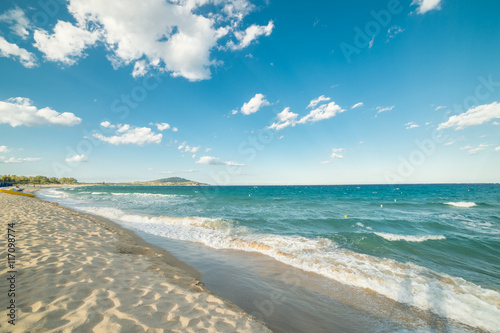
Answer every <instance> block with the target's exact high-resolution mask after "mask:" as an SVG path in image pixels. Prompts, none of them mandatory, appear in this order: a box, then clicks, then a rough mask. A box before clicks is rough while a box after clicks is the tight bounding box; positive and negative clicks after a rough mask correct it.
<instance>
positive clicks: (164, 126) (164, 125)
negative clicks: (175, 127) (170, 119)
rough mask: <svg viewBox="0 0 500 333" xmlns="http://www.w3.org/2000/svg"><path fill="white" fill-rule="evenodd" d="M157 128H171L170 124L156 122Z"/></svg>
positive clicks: (162, 129) (161, 129)
mask: <svg viewBox="0 0 500 333" xmlns="http://www.w3.org/2000/svg"><path fill="white" fill-rule="evenodd" d="M155 125H156V128H158V131H164V130H168V129H169V128H170V125H169V124H167V123H156V124H155Z"/></svg>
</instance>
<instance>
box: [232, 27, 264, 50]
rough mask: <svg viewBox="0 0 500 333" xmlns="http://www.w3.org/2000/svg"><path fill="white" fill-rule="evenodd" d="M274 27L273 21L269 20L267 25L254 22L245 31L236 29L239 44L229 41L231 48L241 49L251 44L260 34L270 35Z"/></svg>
mask: <svg viewBox="0 0 500 333" xmlns="http://www.w3.org/2000/svg"><path fill="white" fill-rule="evenodd" d="M273 29H274V23H273V21H269V23H268V24H267V25H256V24H252V25H251V26H249V27H248V28H246V30H245V31H236V32H235V33H234V35H235V37H236V39H237V40H238V44H235V43H234V42H233V41H229V42H228V46H229V48H231V49H233V50H241V49H244V48H245V47H247V46H249V45H250V44H251V43H252V42H253V41H254V40H256V39H257V38H259V37H260V36H270V35H271V33H272V32H273Z"/></svg>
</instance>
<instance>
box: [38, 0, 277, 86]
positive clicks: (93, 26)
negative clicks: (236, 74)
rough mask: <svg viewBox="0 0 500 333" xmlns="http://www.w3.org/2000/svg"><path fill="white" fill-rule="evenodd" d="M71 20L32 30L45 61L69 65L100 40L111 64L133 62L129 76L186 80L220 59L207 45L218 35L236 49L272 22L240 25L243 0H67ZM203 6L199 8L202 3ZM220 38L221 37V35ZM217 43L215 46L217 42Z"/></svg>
mask: <svg viewBox="0 0 500 333" xmlns="http://www.w3.org/2000/svg"><path fill="white" fill-rule="evenodd" d="M67 3H68V5H67V7H68V12H69V13H70V14H71V15H72V16H73V18H74V19H75V20H76V23H75V24H71V23H69V22H63V21H59V22H58V23H57V24H56V26H55V28H54V31H53V33H49V32H46V31H44V30H37V31H35V40H36V44H35V46H36V47H37V48H38V49H40V51H42V52H43V53H45V56H46V58H47V59H48V60H51V61H60V62H63V63H65V64H68V65H71V64H73V63H75V62H76V61H77V60H78V59H79V58H81V57H84V56H85V54H84V51H85V49H87V48H88V47H91V46H94V45H98V44H99V45H103V46H104V47H105V49H106V50H107V51H108V56H107V58H108V59H109V60H110V61H111V62H112V64H113V66H114V67H115V68H117V67H120V66H126V65H129V64H134V67H133V71H132V76H133V77H140V76H144V75H146V74H147V73H148V72H150V71H159V72H168V73H170V74H171V75H172V76H174V77H179V76H180V77H184V78H186V79H188V80H190V81H199V80H205V79H209V78H210V76H211V72H210V67H212V66H216V65H218V64H220V61H217V59H213V56H212V54H211V53H212V51H213V50H224V49H226V50H227V48H225V47H223V46H221V45H218V44H219V41H220V39H221V38H222V37H224V36H228V37H229V39H230V38H233V39H234V38H236V40H237V43H236V44H235V43H233V42H230V43H227V44H226V45H228V46H230V47H229V48H230V49H233V50H237V49H242V48H245V47H247V46H248V45H250V44H251V43H252V42H253V41H255V40H256V39H257V38H259V37H260V36H263V35H265V36H269V35H270V34H271V33H272V30H273V28H274V24H273V22H272V21H270V22H269V23H268V25H267V26H258V25H255V24H253V25H251V26H249V27H248V28H246V29H243V27H241V25H242V22H243V18H244V17H245V16H246V15H247V14H248V13H250V11H252V10H253V9H254V8H255V6H253V5H252V4H250V3H249V2H248V0H224V1H221V0H172V1H165V0H148V1H136V0H108V1H100V0H68V1H67ZM202 7H203V8H202ZM224 43H226V41H225V40H224ZM218 46H219V47H218Z"/></svg>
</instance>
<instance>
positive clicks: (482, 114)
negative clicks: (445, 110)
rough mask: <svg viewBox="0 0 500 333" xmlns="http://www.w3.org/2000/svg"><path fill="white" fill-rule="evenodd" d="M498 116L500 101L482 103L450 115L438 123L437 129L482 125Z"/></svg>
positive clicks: (499, 115)
mask: <svg viewBox="0 0 500 333" xmlns="http://www.w3.org/2000/svg"><path fill="white" fill-rule="evenodd" d="M498 118H500V103H497V102H493V103H491V104H483V105H479V106H476V107H474V108H471V109H469V110H468V111H467V112H464V113H461V114H459V115H456V116H451V117H450V118H449V119H448V120H447V121H445V122H444V123H441V124H439V126H438V130H441V129H445V128H449V127H455V130H462V129H464V128H466V127H469V126H476V125H482V124H484V123H487V122H489V121H491V120H493V119H498Z"/></svg>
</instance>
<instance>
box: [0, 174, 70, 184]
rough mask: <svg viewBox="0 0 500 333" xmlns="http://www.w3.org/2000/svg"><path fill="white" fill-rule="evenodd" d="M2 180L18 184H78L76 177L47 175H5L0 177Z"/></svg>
mask: <svg viewBox="0 0 500 333" xmlns="http://www.w3.org/2000/svg"><path fill="white" fill-rule="evenodd" d="M0 182H5V183H13V184H16V185H26V184H32V185H47V184H78V181H77V180H76V179H75V178H66V177H62V178H56V177H50V178H49V177H45V176H35V177H33V176H28V177H26V176H16V175H3V176H1V177H0Z"/></svg>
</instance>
